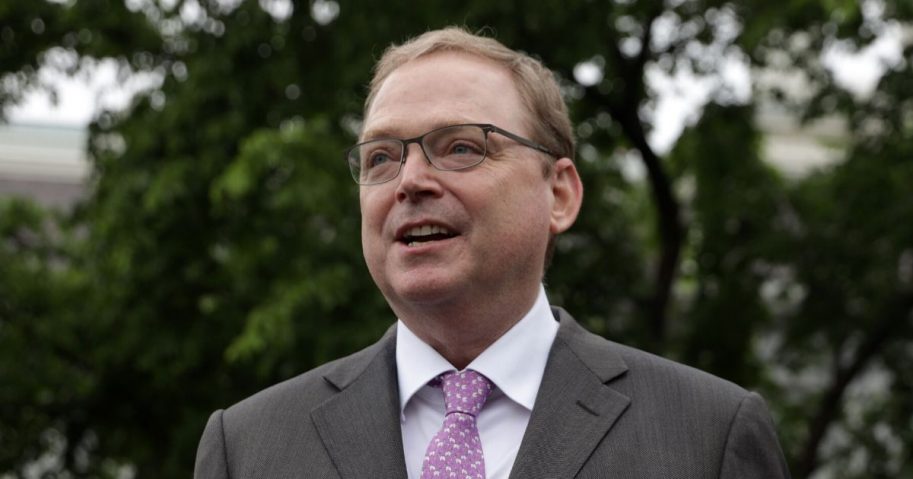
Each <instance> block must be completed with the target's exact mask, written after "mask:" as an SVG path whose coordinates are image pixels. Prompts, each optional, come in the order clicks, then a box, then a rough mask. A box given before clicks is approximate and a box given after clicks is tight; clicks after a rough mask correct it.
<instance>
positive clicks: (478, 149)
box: [346, 123, 558, 185]
mask: <svg viewBox="0 0 913 479" xmlns="http://www.w3.org/2000/svg"><path fill="white" fill-rule="evenodd" d="M492 132H494V133H497V134H499V135H503V136H506V137H507V138H510V139H511V140H514V141H516V142H517V143H519V144H521V145H523V146H527V147H529V148H532V149H534V150H538V151H541V152H542V153H545V154H548V155H551V156H554V157H557V156H558V155H556V154H555V153H552V151H551V150H549V149H548V148H546V147H544V146H542V145H540V144H538V143H536V142H534V141H531V140H527V139H526V138H523V137H521V136H518V135H515V134H513V133H511V132H509V131H506V130H503V129H501V128H498V127H496V126H494V125H489V124H485V123H473V124H466V125H452V126H445V127H443V128H437V129H434V130H431V131H429V132H428V133H425V134H424V135H421V136H417V137H415V138H409V139H408V140H400V139H398V138H381V139H377V140H371V141H366V142H364V143H359V144H357V145H355V146H353V147H351V148H349V149H348V150H347V151H346V160H347V162H348V164H349V170H351V172H352V178H354V179H355V182H356V183H358V184H359V185H377V184H380V183H386V182H387V181H390V180H392V179H393V178H396V177H397V176H398V175H399V172H400V170H402V169H403V164H404V163H405V162H406V147H408V146H409V145H410V144H412V143H418V144H419V146H420V147H421V148H422V152H423V153H424V154H425V158H426V159H427V160H428V163H430V164H431V166H433V167H434V168H436V169H438V170H442V171H454V170H464V169H466V168H472V167H473V166H476V165H478V164H479V163H481V162H482V161H484V160H485V155H486V153H488V134H489V133H492Z"/></svg>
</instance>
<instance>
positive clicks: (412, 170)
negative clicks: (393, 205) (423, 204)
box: [396, 143, 443, 202]
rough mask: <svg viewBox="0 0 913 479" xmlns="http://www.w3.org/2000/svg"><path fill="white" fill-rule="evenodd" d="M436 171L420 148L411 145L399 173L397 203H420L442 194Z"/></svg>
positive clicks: (416, 145) (414, 144)
mask: <svg viewBox="0 0 913 479" xmlns="http://www.w3.org/2000/svg"><path fill="white" fill-rule="evenodd" d="M440 173H441V172H440V171H438V170H436V169H435V168H434V167H433V166H431V163H430V162H429V161H428V159H427V158H426V157H425V152H424V151H422V148H421V147H420V146H419V145H418V144H416V143H413V144H411V145H409V146H408V147H407V149H406V157H405V159H404V163H403V165H402V167H401V169H400V172H399V178H398V180H399V183H398V184H397V186H396V199H397V201H413V202H415V201H420V200H422V199H424V198H434V197H437V196H440V195H441V193H442V192H443V189H442V187H441V184H440V182H439V181H438V180H439V178H438V175H439V174H440Z"/></svg>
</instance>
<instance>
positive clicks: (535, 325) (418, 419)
mask: <svg viewBox="0 0 913 479" xmlns="http://www.w3.org/2000/svg"><path fill="white" fill-rule="evenodd" d="M396 327H397V330H396V370H397V377H398V380H399V397H400V425H401V426H402V433H403V450H404V453H405V458H406V470H407V472H408V474H409V478H410V479H419V478H421V475H422V461H423V460H424V457H425V450H426V448H427V447H428V443H429V442H430V441H431V438H432V437H433V436H434V434H435V433H437V431H438V429H440V428H441V425H442V424H443V423H444V412H445V411H444V396H443V394H442V392H441V390H440V389H439V388H433V387H431V386H429V385H428V382H429V381H431V380H432V379H434V378H435V377H437V376H438V375H440V374H442V373H445V372H447V371H455V370H456V368H455V367H454V366H453V365H451V364H450V362H448V361H447V360H446V359H444V357H443V356H441V355H440V354H439V353H438V352H437V351H435V350H434V349H433V348H432V347H431V346H429V345H428V344H426V343H425V342H424V341H422V340H421V339H419V338H418V336H416V335H415V334H414V333H413V332H412V331H410V330H409V328H408V327H407V326H406V325H405V324H404V323H403V322H402V321H398V322H397V325H396ZM557 334H558V322H557V321H555V317H554V316H552V311H551V308H549V305H548V298H546V296H545V288H544V287H542V286H541V285H540V286H539V296H538V298H536V302H535V303H534V304H533V307H532V308H531V309H530V310H529V312H527V313H526V315H525V316H524V317H523V319H521V320H520V322H518V323H517V324H515V325H514V326H513V327H512V328H511V329H509V330H508V331H507V332H506V333H504V335H503V336H501V337H500V338H498V340H497V341H495V342H494V343H493V344H492V345H491V346H489V347H488V348H487V349H486V350H485V351H483V352H482V354H480V355H479V356H478V357H476V358H475V360H473V361H472V362H471V363H470V364H469V366H467V367H466V368H467V369H472V370H475V371H478V372H480V373H482V374H483V375H485V377H487V378H488V379H490V380H491V382H492V383H494V390H493V391H492V393H491V396H490V397H489V398H488V401H487V402H486V403H485V406H484V407H483V408H482V411H481V412H480V413H479V417H478V418H477V425H478V428H479V437H480V438H481V440H482V452H483V454H484V456H485V474H486V477H487V478H488V479H507V476H509V475H510V471H511V468H512V467H513V464H514V460H515V459H516V458H517V451H518V450H519V449H520V441H522V440H523V434H524V433H525V432H526V426H527V424H529V417H530V415H531V414H532V411H533V404H534V403H535V401H536V394H537V393H538V392H539V384H540V383H542V375H543V374H544V372H545V363H546V361H547V360H548V353H549V350H550V349H551V347H552V342H553V341H554V340H555V336H556V335H557Z"/></svg>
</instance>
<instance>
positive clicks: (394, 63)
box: [364, 27, 574, 160]
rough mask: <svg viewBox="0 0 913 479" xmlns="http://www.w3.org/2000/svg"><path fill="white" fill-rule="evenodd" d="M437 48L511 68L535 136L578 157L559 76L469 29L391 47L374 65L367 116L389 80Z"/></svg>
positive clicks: (557, 150) (449, 29) (559, 152)
mask: <svg viewBox="0 0 913 479" xmlns="http://www.w3.org/2000/svg"><path fill="white" fill-rule="evenodd" d="M436 52H461V53H467V54H470V55H476V56H479V57H482V58H487V59H489V60H492V61H494V62H495V63H497V64H499V65H503V66H504V67H505V68H507V69H508V70H509V71H510V72H511V74H512V76H513V79H514V83H515V85H516V88H517V92H518V93H519V94H520V99H521V101H522V102H523V105H524V106H525V107H526V109H527V111H528V113H529V115H528V122H529V125H528V127H529V128H530V131H531V134H532V138H531V139H532V140H534V141H536V142H537V143H540V144H542V145H543V146H545V147H547V148H548V149H549V150H551V151H552V152H553V153H555V154H557V155H558V157H559V158H561V157H567V158H570V159H571V160H573V159H574V134H573V130H572V128H571V120H570V118H569V116H568V112H567V105H565V103H564V99H563V98H561V90H560V88H559V87H558V82H557V80H556V79H555V75H554V74H553V73H552V72H551V70H549V69H548V68H546V67H545V66H544V65H542V63H541V62H540V61H539V60H536V59H534V58H532V57H530V56H529V55H526V54H524V53H520V52H516V51H514V50H511V49H510V48H507V47H506V46H504V45H503V44H501V43H500V42H498V41H497V40H495V39H493V38H488V37H483V36H480V35H474V34H472V33H469V32H468V31H467V30H465V29H464V28H460V27H447V28H444V29H441V30H433V31H429V32H426V33H424V34H422V35H419V36H418V37H415V38H413V39H411V40H409V41H407V42H406V43H403V44H402V45H391V46H390V47H388V48H387V50H386V51H384V54H383V56H382V57H381V58H380V60H379V61H378V62H377V65H375V67H374V77H373V78H372V79H371V84H370V90H369V92H368V97H367V99H366V100H365V109H364V115H365V118H366V119H367V115H368V111H369V110H370V108H371V104H372V103H373V101H374V97H375V96H376V95H377V91H378V90H379V89H380V86H381V85H382V84H383V82H384V80H386V79H387V77H388V76H390V74H391V73H392V72H393V70H395V69H397V68H399V67H401V66H402V65H404V64H405V63H408V62H410V61H412V60H416V59H418V58H421V57H423V56H426V55H430V54H432V53H436Z"/></svg>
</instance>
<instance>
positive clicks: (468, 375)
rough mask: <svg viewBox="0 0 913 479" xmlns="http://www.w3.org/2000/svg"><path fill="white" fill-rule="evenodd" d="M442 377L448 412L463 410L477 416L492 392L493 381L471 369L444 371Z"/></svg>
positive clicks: (462, 411)
mask: <svg viewBox="0 0 913 479" xmlns="http://www.w3.org/2000/svg"><path fill="white" fill-rule="evenodd" d="M440 379H441V387H442V389H443V390H444V404H445V405H446V408H447V414H450V413H452V412H461V413H465V414H470V415H472V416H477V415H478V414H479V411H480V410H481V409H482V406H483V405H485V401H486V400H488V395H489V394H491V387H492V386H491V381H489V380H488V378H486V377H485V376H483V375H482V374H481V373H479V372H476V371H473V370H471V369H467V370H465V371H451V372H449V373H444V374H442V375H441V376H440Z"/></svg>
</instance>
